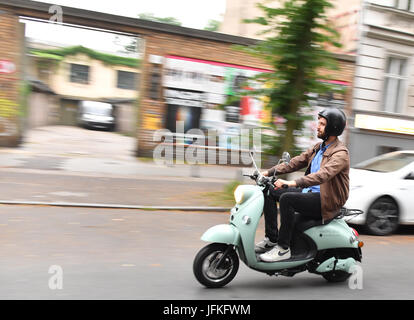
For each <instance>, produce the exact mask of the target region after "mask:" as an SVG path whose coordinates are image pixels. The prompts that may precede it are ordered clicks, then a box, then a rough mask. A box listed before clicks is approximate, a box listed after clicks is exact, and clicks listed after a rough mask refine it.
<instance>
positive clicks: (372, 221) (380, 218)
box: [366, 197, 399, 236]
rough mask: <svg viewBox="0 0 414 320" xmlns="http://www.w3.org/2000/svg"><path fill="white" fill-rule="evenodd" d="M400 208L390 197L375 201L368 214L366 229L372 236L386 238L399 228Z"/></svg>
mask: <svg viewBox="0 0 414 320" xmlns="http://www.w3.org/2000/svg"><path fill="white" fill-rule="evenodd" d="M398 215H399V214H398V206H397V204H396V203H395V201H394V200H393V199H391V198H389V197H381V198H379V199H377V200H375V201H374V203H373V204H372V205H371V206H370V207H369V209H368V212H367V219H366V227H367V229H368V231H369V232H370V233H371V234H374V235H377V236H386V235H390V234H392V233H394V232H395V230H396V229H397V228H398Z"/></svg>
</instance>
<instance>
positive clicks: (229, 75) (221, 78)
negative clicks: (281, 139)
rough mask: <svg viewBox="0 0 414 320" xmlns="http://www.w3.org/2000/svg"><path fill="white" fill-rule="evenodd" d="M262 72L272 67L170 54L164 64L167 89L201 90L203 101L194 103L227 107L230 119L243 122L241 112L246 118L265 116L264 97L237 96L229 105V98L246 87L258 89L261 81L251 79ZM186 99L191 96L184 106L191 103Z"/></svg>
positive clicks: (213, 107)
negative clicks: (245, 65) (249, 65)
mask: <svg viewBox="0 0 414 320" xmlns="http://www.w3.org/2000/svg"><path fill="white" fill-rule="evenodd" d="M262 72H269V70H265V69H257V68H250V67H244V66H238V65H231V64H226V63H219V62H214V61H206V60H199V59H191V58H184V57H178V56H167V57H166V59H165V65H164V77H163V87H164V88H168V89H167V90H165V91H164V92H167V91H169V90H170V89H180V90H187V91H191V92H199V93H200V97H199V98H200V99H199V101H200V104H199V105H196V104H194V105H192V106H193V107H194V106H202V107H204V108H208V109H221V110H223V109H225V110H226V111H227V113H228V115H229V117H228V119H229V120H228V121H232V122H239V119H240V115H241V116H243V120H244V121H252V122H254V123H260V121H261V119H262V118H263V114H262V109H263V101H261V100H259V99H254V98H252V97H248V96H244V97H242V98H241V99H239V100H238V101H235V100H234V99H233V100H232V101H231V104H229V105H226V101H228V97H229V96H236V95H238V93H239V92H240V91H242V90H246V89H254V88H255V87H256V86H257V85H258V84H256V83H255V82H254V81H252V80H251V79H252V78H253V77H254V76H256V75H258V74H259V73H262ZM249 79H250V80H249ZM165 97H166V102H167V104H168V105H171V104H177V103H176V102H177V100H175V99H176V98H174V100H173V99H171V97H168V96H165ZM186 100H188V99H183V100H182V101H183V104H181V105H182V106H190V102H188V101H186ZM191 100H193V101H195V100H196V99H191ZM172 102H174V103H172ZM201 104H202V105H201ZM227 107H229V108H227ZM235 110H237V111H238V115H235V114H234V111H235Z"/></svg>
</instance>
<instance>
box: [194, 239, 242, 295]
mask: <svg viewBox="0 0 414 320" xmlns="http://www.w3.org/2000/svg"><path fill="white" fill-rule="evenodd" d="M238 270H239V257H238V255H237V253H236V251H235V250H234V247H233V246H232V245H227V244H223V243H212V244H209V245H207V246H205V247H204V248H202V249H201V250H200V251H199V252H198V253H197V255H196V257H195V258H194V263H193V272H194V275H195V277H196V279H197V280H198V282H200V283H201V284H202V285H204V286H206V287H208V288H220V287H224V286H225V285H226V284H228V283H229V282H230V281H231V280H233V279H234V277H235V276H236V273H237V271H238Z"/></svg>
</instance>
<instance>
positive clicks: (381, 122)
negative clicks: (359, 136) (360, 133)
mask: <svg viewBox="0 0 414 320" xmlns="http://www.w3.org/2000/svg"><path fill="white" fill-rule="evenodd" d="M354 126H355V128H359V129H368V130H376V131H384V132H394V133H403V134H410V135H414V121H410V120H402V119H395V118H390V117H381V116H373V115H368V114H356V115H355V123H354Z"/></svg>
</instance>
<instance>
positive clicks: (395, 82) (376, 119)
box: [349, 0, 414, 164]
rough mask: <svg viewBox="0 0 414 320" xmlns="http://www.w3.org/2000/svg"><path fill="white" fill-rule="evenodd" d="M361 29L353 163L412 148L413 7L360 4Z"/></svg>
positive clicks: (385, 1) (388, 1)
mask: <svg viewBox="0 0 414 320" xmlns="http://www.w3.org/2000/svg"><path fill="white" fill-rule="evenodd" d="M359 25H360V27H359V36H358V38H359V41H358V46H357V57H356V67H355V80H354V84H355V88H354V92H353V113H352V119H351V121H352V123H353V127H352V129H351V134H350V144H349V147H350V151H351V155H352V158H351V159H352V163H357V162H359V161H362V160H365V159H367V158H370V157H373V156H376V155H379V154H382V153H386V152H389V151H394V150H403V149H413V148H414V3H413V2H411V6H410V1H394V0H381V1H364V2H363V3H362V4H361V20H360V23H359ZM352 163H351V164H352Z"/></svg>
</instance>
